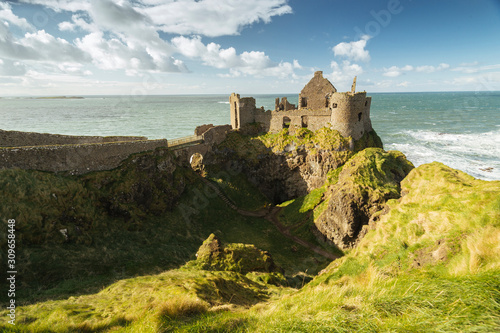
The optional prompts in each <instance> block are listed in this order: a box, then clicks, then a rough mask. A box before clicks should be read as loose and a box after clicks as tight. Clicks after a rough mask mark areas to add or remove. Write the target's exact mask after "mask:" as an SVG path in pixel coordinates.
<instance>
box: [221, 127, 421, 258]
mask: <svg viewBox="0 0 500 333" xmlns="http://www.w3.org/2000/svg"><path fill="white" fill-rule="evenodd" d="M381 148H382V142H381V140H380V138H379V137H378V136H377V134H376V133H375V132H374V131H372V132H369V133H366V134H365V135H364V136H363V137H362V138H361V139H360V140H358V141H353V140H352V139H350V138H344V137H342V136H341V135H340V134H339V133H338V132H337V131H335V130H331V129H327V128H323V129H321V130H318V131H316V132H310V131H308V130H307V129H302V130H300V131H298V132H297V134H296V135H295V136H292V135H289V134H288V132H287V130H284V131H282V132H281V133H278V134H265V135H254V136H245V135H242V134H241V133H238V132H233V133H231V134H230V135H229V136H228V138H227V140H226V141H225V142H223V143H222V144H221V145H219V147H218V150H216V152H215V158H213V160H214V161H217V163H219V164H223V163H226V164H231V165H232V166H233V168H236V169H239V170H242V172H244V173H245V174H246V175H247V177H248V178H249V180H250V181H251V182H253V183H254V184H255V185H256V186H258V187H259V189H260V190H261V191H262V192H263V193H264V194H265V195H266V196H267V197H268V198H269V199H270V200H271V201H272V202H274V203H275V204H280V203H283V202H285V201H287V200H291V199H296V198H299V197H304V196H306V195H307V194H308V193H311V191H313V190H315V189H320V188H322V190H321V191H322V192H323V197H322V198H321V199H320V200H319V201H318V203H317V205H318V206H319V205H321V204H322V210H321V212H320V213H318V214H317V215H318V217H316V218H315V220H314V226H311V228H312V229H317V230H315V231H319V232H320V233H321V234H323V235H324V236H326V238H328V239H329V240H330V241H333V242H334V243H335V244H336V245H337V246H338V247H340V248H350V247H353V246H354V245H355V244H356V243H357V241H358V240H359V239H360V238H361V236H362V235H363V234H364V231H362V230H363V226H365V225H368V223H369V222H370V220H372V219H373V218H374V215H375V213H377V212H379V211H380V210H382V208H383V207H384V203H385V202H386V201H387V200H389V199H394V198H399V196H400V185H399V183H400V182H401V180H402V179H403V178H404V177H405V176H406V175H407V174H408V172H409V171H410V170H411V169H412V168H413V165H412V164H411V163H410V162H408V161H407V160H406V158H405V156H404V155H403V154H401V153H398V152H389V153H387V152H385V151H383V149H381ZM234 165H236V167H235V166H234ZM325 207H326V208H325ZM297 213H298V212H297Z"/></svg>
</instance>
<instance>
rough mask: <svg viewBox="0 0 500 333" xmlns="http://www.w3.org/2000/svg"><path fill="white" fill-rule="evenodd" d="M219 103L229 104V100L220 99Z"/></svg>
mask: <svg viewBox="0 0 500 333" xmlns="http://www.w3.org/2000/svg"><path fill="white" fill-rule="evenodd" d="M217 103H219V104H229V102H228V101H220V102H217Z"/></svg>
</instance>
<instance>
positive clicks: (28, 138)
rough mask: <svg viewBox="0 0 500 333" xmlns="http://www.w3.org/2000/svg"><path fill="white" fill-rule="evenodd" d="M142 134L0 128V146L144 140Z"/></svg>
mask: <svg viewBox="0 0 500 333" xmlns="http://www.w3.org/2000/svg"><path fill="white" fill-rule="evenodd" d="M147 139H148V138H146V137H144V136H75V135H61V134H48V133H34V132H19V131H5V130H0V147H26V146H30V147H31V146H47V145H69V144H85V143H106V142H117V141H139V140H141V141H144V140H147Z"/></svg>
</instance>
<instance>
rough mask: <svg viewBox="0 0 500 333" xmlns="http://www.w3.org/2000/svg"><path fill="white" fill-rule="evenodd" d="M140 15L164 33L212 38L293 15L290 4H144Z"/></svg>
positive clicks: (218, 0)
mask: <svg viewBox="0 0 500 333" xmlns="http://www.w3.org/2000/svg"><path fill="white" fill-rule="evenodd" d="M140 2H141V3H142V4H143V6H144V7H143V8H142V9H140V11H141V12H142V13H144V14H146V15H147V16H149V17H150V18H151V19H152V21H153V23H154V24H155V25H156V26H157V27H158V29H160V30H161V31H163V32H167V33H175V34H180V35H188V34H196V35H204V36H210V37H216V36H224V35H237V34H238V33H239V32H240V30H241V29H242V28H243V27H245V26H248V25H251V24H253V23H257V22H259V21H263V22H265V23H269V22H270V21H271V18H272V17H273V16H280V15H284V14H290V13H292V8H291V7H290V6H288V5H287V4H286V3H287V1H286V0H204V1H197V0H183V1H169V0H166V1H156V0H154V1H148V0H142V1H140Z"/></svg>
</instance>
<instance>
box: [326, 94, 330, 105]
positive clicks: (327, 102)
mask: <svg viewBox="0 0 500 333" xmlns="http://www.w3.org/2000/svg"><path fill="white" fill-rule="evenodd" d="M328 104H330V98H328V96H327V97H326V100H325V108H327V107H328Z"/></svg>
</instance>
